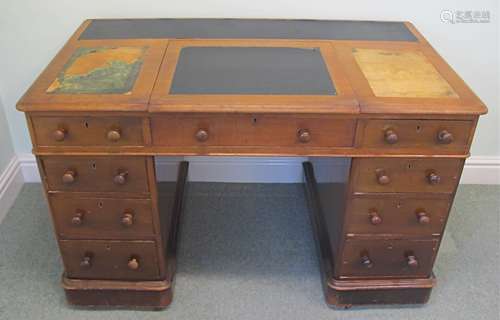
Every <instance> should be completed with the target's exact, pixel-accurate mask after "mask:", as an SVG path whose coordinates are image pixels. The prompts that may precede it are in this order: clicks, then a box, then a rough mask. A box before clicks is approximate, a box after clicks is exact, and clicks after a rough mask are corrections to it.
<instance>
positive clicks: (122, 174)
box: [113, 171, 128, 185]
mask: <svg viewBox="0 0 500 320" xmlns="http://www.w3.org/2000/svg"><path fill="white" fill-rule="evenodd" d="M127 176H128V172H127V171H119V172H118V174H117V175H116V176H115V177H114V178H113V182H114V183H115V184H118V185H124V184H125V183H127Z"/></svg>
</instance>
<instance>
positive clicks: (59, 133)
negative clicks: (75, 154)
mask: <svg viewBox="0 0 500 320" xmlns="http://www.w3.org/2000/svg"><path fill="white" fill-rule="evenodd" d="M67 133H68V132H67V131H66V129H63V128H59V129H57V130H55V131H54V132H53V133H52V137H53V138H54V140H56V141H59V142H61V141H64V139H66V134H67Z"/></svg>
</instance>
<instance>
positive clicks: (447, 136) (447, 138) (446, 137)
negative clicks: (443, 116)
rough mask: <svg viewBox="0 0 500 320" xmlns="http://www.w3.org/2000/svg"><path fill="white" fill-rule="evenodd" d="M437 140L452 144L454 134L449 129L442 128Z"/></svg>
mask: <svg viewBox="0 0 500 320" xmlns="http://www.w3.org/2000/svg"><path fill="white" fill-rule="evenodd" d="M437 141H438V142H439V143H441V144H450V143H452V142H453V134H451V132H448V130H441V131H439V132H438V134H437Z"/></svg>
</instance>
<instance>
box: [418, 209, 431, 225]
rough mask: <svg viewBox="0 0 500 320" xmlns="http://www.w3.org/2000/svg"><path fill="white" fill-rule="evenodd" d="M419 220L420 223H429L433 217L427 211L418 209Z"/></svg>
mask: <svg viewBox="0 0 500 320" xmlns="http://www.w3.org/2000/svg"><path fill="white" fill-rule="evenodd" d="M417 220H418V223H420V224H429V222H431V218H430V217H429V215H428V214H427V212H425V211H417Z"/></svg>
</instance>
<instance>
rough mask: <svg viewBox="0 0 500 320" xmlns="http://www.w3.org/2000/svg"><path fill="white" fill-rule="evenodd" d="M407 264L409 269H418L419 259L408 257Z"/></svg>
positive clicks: (412, 256)
mask: <svg viewBox="0 0 500 320" xmlns="http://www.w3.org/2000/svg"><path fill="white" fill-rule="evenodd" d="M406 264H407V265H408V267H410V268H417V267H418V260H417V257H415V256H414V255H408V256H407V257H406Z"/></svg>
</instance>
